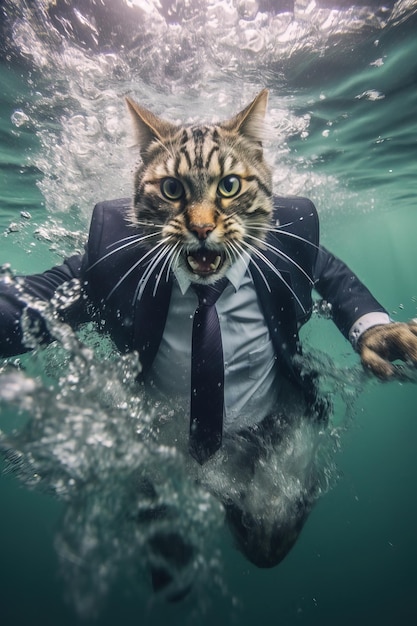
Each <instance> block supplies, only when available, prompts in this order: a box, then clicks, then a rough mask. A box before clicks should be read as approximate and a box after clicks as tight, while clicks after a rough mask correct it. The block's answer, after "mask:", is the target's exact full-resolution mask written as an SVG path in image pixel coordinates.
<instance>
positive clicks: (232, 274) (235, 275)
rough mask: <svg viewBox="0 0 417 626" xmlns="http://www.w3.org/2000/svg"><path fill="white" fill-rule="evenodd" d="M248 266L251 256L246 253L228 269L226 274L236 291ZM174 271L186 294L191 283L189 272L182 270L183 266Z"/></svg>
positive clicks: (180, 286) (183, 292) (183, 293)
mask: <svg viewBox="0 0 417 626" xmlns="http://www.w3.org/2000/svg"><path fill="white" fill-rule="evenodd" d="M248 266H249V257H248V256H247V255H245V256H244V257H243V256H240V257H239V258H238V259H237V260H236V261H235V262H234V263H233V265H231V266H230V267H229V269H228V270H227V272H226V276H227V278H228V279H229V282H230V283H231V284H232V286H233V288H234V290H235V291H237V290H238V289H239V288H240V286H241V284H242V281H243V278H244V276H245V274H246V271H247V269H248ZM173 271H174V275H175V278H176V279H177V282H178V285H179V288H180V290H181V293H182V295H185V294H186V293H187V291H188V289H189V287H190V285H191V281H190V279H189V278H188V276H187V274H186V273H185V272H184V271H183V270H181V268H178V267H175V268H174V270H173Z"/></svg>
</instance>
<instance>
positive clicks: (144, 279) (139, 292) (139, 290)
mask: <svg viewBox="0 0 417 626" xmlns="http://www.w3.org/2000/svg"><path fill="white" fill-rule="evenodd" d="M167 250H169V246H168V245H165V246H164V247H163V248H162V250H159V252H158V253H157V254H156V256H155V258H154V259H152V261H151V262H150V265H149V267H148V268H147V270H146V271H145V272H144V273H143V276H142V278H141V279H140V280H139V282H138V284H137V287H136V291H135V293H134V296H133V303H135V302H136V300H137V299H139V300H140V299H141V297H142V295H143V292H144V290H145V287H146V285H147V284H148V280H149V279H150V277H151V274H152V272H153V271H154V269H155V268H156V266H157V265H158V263H159V262H160V260H161V259H162V257H163V256H164V254H165V252H166V251H167Z"/></svg>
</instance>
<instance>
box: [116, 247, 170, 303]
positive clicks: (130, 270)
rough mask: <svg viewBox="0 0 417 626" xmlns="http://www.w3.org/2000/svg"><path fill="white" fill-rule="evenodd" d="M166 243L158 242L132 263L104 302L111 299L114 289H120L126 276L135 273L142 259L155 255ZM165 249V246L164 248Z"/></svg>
mask: <svg viewBox="0 0 417 626" xmlns="http://www.w3.org/2000/svg"><path fill="white" fill-rule="evenodd" d="M165 242H166V239H164V240H162V241H160V242H159V243H157V244H156V246H154V247H153V248H152V249H151V250H148V252H147V253H146V254H144V255H142V256H141V257H140V258H139V259H138V260H137V261H136V263H134V264H133V265H132V266H131V267H130V268H129V269H128V271H127V272H125V274H123V276H122V277H121V278H120V280H119V281H118V282H117V283H116V284H115V286H114V287H113V289H112V290H111V291H110V293H109V294H108V295H107V297H106V300H109V299H110V298H111V296H112V295H113V294H114V292H115V291H116V289H118V288H119V287H120V285H121V284H122V283H123V282H124V281H125V280H126V278H127V277H128V276H130V274H131V273H132V272H134V271H135V269H136V268H137V267H138V266H139V265H140V264H141V263H143V261H144V259H146V258H147V257H148V256H149V255H150V254H153V253H155V251H156V250H157V249H158V248H160V247H161V246H162V245H164V244H165ZM164 247H165V246H164Z"/></svg>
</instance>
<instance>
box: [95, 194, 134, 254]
mask: <svg viewBox="0 0 417 626" xmlns="http://www.w3.org/2000/svg"><path fill="white" fill-rule="evenodd" d="M131 206H132V201H131V199H130V198H119V199H117V200H106V201H104V202H99V203H98V204H96V205H95V207H94V209H93V214H92V217H91V223H90V232H89V236H88V244H87V247H88V253H89V257H90V261H92V260H94V259H98V258H100V256H101V255H102V253H103V250H104V249H106V248H107V246H109V245H111V244H112V243H114V242H116V241H120V240H121V239H123V237H127V236H129V235H131V234H132V228H131V226H130V224H129V211H130V208H131Z"/></svg>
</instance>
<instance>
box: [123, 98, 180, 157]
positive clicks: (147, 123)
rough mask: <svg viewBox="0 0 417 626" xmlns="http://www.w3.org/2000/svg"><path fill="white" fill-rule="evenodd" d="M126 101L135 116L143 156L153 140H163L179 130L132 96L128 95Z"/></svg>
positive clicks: (137, 136) (138, 140)
mask: <svg viewBox="0 0 417 626" xmlns="http://www.w3.org/2000/svg"><path fill="white" fill-rule="evenodd" d="M126 103H127V106H128V109H129V111H130V113H131V115H132V118H133V123H134V125H135V131H136V139H137V142H138V144H139V148H140V152H141V155H142V157H143V156H144V155H145V154H146V152H147V150H148V148H149V146H150V145H151V143H152V142H153V141H155V140H157V141H163V140H164V139H166V138H167V137H168V136H169V135H172V134H173V133H174V132H175V131H176V130H177V127H176V126H174V125H173V124H171V123H170V122H167V121H165V120H163V119H161V118H160V117H157V116H156V115H154V113H152V112H151V111H148V109H145V108H144V107H141V106H139V105H138V104H137V103H136V102H135V101H134V100H132V98H129V97H126Z"/></svg>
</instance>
